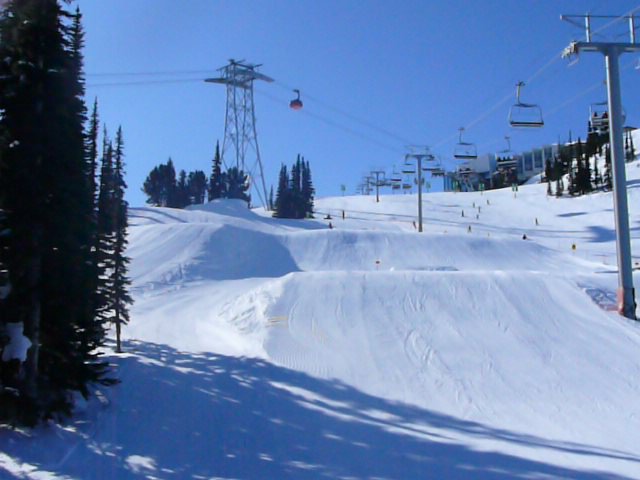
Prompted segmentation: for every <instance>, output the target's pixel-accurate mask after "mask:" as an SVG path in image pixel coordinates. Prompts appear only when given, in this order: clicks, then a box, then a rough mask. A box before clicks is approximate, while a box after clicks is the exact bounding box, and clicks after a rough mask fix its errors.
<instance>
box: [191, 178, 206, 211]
mask: <svg viewBox="0 0 640 480" xmlns="http://www.w3.org/2000/svg"><path fill="white" fill-rule="evenodd" d="M187 190H188V192H189V204H191V205H198V204H201V203H204V199H205V195H206V193H207V176H206V175H205V174H204V172H203V171H202V170H196V171H195V172H189V176H188V178H187Z"/></svg>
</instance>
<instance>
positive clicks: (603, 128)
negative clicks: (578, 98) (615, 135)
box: [589, 100, 627, 132]
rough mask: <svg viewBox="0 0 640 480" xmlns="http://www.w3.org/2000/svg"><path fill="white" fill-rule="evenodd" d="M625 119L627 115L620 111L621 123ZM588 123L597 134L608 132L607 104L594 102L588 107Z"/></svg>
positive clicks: (605, 102) (605, 101) (606, 102)
mask: <svg viewBox="0 0 640 480" xmlns="http://www.w3.org/2000/svg"><path fill="white" fill-rule="evenodd" d="M626 119H627V113H626V112H625V111H624V109H623V110H622V123H624V122H625V121H626ZM589 122H591V128H592V129H593V130H596V131H599V132H608V131H609V102H608V101H607V100H603V101H602V102H595V103H592V104H591V105H589Z"/></svg>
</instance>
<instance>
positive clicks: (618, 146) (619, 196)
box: [560, 15, 640, 320]
mask: <svg viewBox="0 0 640 480" xmlns="http://www.w3.org/2000/svg"><path fill="white" fill-rule="evenodd" d="M560 18H561V19H562V20H565V21H567V22H569V23H572V24H574V25H576V26H578V27H580V28H584V31H585V39H584V40H583V41H574V42H571V44H570V45H569V46H568V47H567V48H566V49H565V50H564V52H563V54H562V56H563V57H570V56H574V55H578V54H580V53H582V52H599V53H601V54H603V55H604V59H605V69H606V72H607V94H608V103H609V142H610V144H611V165H612V167H613V210H614V214H615V226H616V250H617V255H618V312H619V313H620V314H621V315H624V316H625V317H627V318H631V319H634V320H636V302H635V291H634V288H633V274H632V268H631V239H630V235H629V209H628V207H627V178H626V172H625V162H624V150H623V148H624V146H623V140H622V130H623V129H622V123H623V122H624V120H623V113H622V100H621V95H620V67H619V65H618V63H619V62H618V59H619V57H620V55H622V54H623V53H625V52H639V51H640V43H636V21H637V20H636V17H634V16H633V15H625V16H621V17H616V16H609V15H562V16H561V17H560ZM594 20H604V21H608V23H607V24H606V25H604V26H603V27H602V28H599V29H597V30H595V31H594V30H593V28H592V27H593V22H594ZM621 20H624V21H625V22H626V23H627V30H628V31H627V34H628V41H626V42H624V41H618V40H616V41H604V40H601V36H600V32H601V31H602V30H604V29H605V28H607V27H609V26H611V25H614V24H616V23H618V22H619V21H621ZM596 35H598V36H599V37H600V38H598V39H597V40H596V39H594V37H595V36H596Z"/></svg>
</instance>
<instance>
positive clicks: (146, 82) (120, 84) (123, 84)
mask: <svg viewBox="0 0 640 480" xmlns="http://www.w3.org/2000/svg"><path fill="white" fill-rule="evenodd" d="M202 81H203V80H202V78H183V79H176V80H140V81H131V82H109V83H89V84H87V88H98V87H133V86H145V85H161V84H170V83H195V82H202Z"/></svg>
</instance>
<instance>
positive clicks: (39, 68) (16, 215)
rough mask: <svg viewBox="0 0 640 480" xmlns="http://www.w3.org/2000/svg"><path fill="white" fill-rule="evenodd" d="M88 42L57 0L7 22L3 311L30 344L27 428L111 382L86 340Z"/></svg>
mask: <svg viewBox="0 0 640 480" xmlns="http://www.w3.org/2000/svg"><path fill="white" fill-rule="evenodd" d="M69 19H71V24H69V23H68V22H69ZM64 22H67V23H64ZM82 43H83V39H82V29H81V24H80V15H79V13H77V14H76V15H75V16H74V15H71V14H68V13H67V12H65V11H63V10H62V9H61V8H60V6H59V5H58V3H57V2H56V1H55V0H23V1H20V2H10V3H8V4H7V5H6V6H5V11H4V14H3V15H2V17H1V18H0V58H2V59H3V62H1V64H0V110H1V111H2V116H1V117H0V158H2V167H1V168H2V171H0V198H2V199H3V200H2V202H3V205H2V206H3V209H4V226H5V230H6V231H8V232H10V233H9V234H8V235H7V238H6V249H5V251H4V253H5V255H4V257H3V258H5V259H6V263H5V266H6V269H7V271H8V277H9V282H10V284H11V290H10V292H9V294H8V296H7V298H5V299H4V300H3V301H2V304H3V306H2V310H3V315H4V314H8V315H10V317H9V318H12V320H13V321H20V322H22V323H23V324H24V327H25V329H24V332H25V335H26V336H27V337H28V338H29V339H30V340H31V342H32V347H31V348H30V349H29V351H28V355H27V361H26V363H25V364H24V368H23V372H22V373H21V374H20V377H19V381H18V382H17V383H16V385H15V388H16V389H17V391H18V392H19V396H18V397H17V399H16V400H15V401H14V405H13V407H15V408H14V409H13V410H12V411H15V412H17V411H19V412H20V413H16V415H17V416H16V417H14V418H13V420H21V421H24V422H28V423H33V422H35V421H36V420H37V419H38V418H41V417H50V416H52V415H54V414H57V413H70V411H71V408H72V404H71V401H70V395H69V392H70V391H73V390H75V391H78V392H80V393H82V394H83V395H85V396H86V395H88V386H89V384H90V382H93V381H100V380H101V379H102V378H103V375H104V373H105V365H104V364H103V363H101V362H99V361H97V356H96V355H95V354H94V353H93V350H92V349H91V345H90V344H89V343H88V342H89V340H88V338H87V334H86V329H87V328H88V327H89V326H91V325H93V321H94V319H93V318H91V312H92V310H93V302H94V298H93V297H94V292H93V291H92V288H93V285H91V282H90V281H88V280H90V279H91V277H92V275H94V274H95V272H94V270H93V268H92V242H91V239H92V238H93V236H94V233H93V228H94V227H93V225H94V222H93V219H94V216H93V196H92V189H91V183H92V178H90V176H91V173H90V167H88V163H87V153H86V151H85V136H84V128H83V126H84V122H85V120H86V108H85V106H84V101H83V95H84V83H83V76H82V55H81V48H82ZM61 279H63V281H61ZM5 318H7V317H5ZM95 340H96V341H97V342H98V343H99V342H100V339H95ZM5 401H6V399H5V398H4V397H3V398H1V399H0V402H1V403H2V405H1V406H2V407H4V406H6V405H5V403H6V402H5ZM6 411H8V410H5V409H4V408H0V416H4V412H6Z"/></svg>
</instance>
